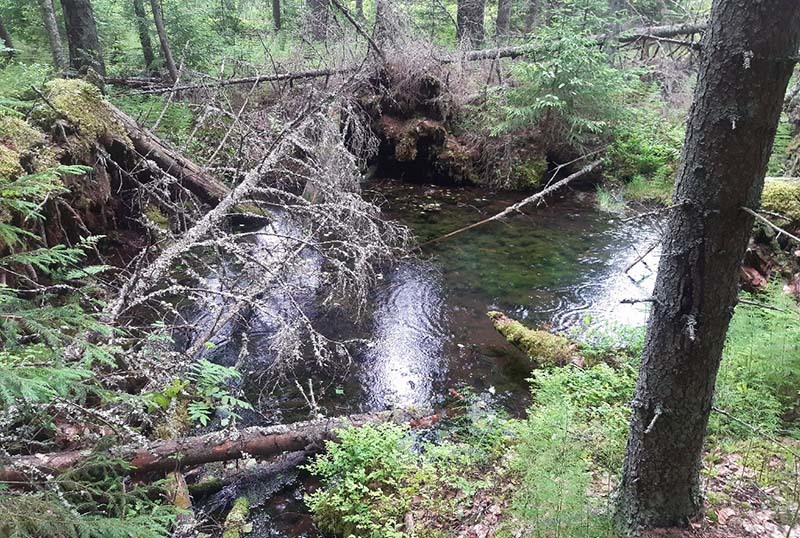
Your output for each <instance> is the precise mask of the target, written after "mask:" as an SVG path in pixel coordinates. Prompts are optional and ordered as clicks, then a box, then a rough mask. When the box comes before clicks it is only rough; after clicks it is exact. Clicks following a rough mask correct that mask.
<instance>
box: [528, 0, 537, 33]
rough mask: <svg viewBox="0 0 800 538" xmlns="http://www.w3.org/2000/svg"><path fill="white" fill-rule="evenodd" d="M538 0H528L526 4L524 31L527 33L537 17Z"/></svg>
mask: <svg viewBox="0 0 800 538" xmlns="http://www.w3.org/2000/svg"><path fill="white" fill-rule="evenodd" d="M539 1H540V0H528V6H527V9H526V10H525V33H529V32H530V31H531V30H533V27H534V26H535V25H536V19H538V18H539Z"/></svg>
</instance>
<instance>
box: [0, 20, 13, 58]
mask: <svg viewBox="0 0 800 538" xmlns="http://www.w3.org/2000/svg"><path fill="white" fill-rule="evenodd" d="M0 41H2V44H3V45H4V46H5V47H6V48H7V49H12V50H11V52H10V55H11V56H14V50H13V49H14V43H13V42H12V41H11V34H9V33H8V30H7V29H6V25H5V24H3V20H2V19H0Z"/></svg>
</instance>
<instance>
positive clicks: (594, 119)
mask: <svg viewBox="0 0 800 538" xmlns="http://www.w3.org/2000/svg"><path fill="white" fill-rule="evenodd" d="M562 17H563V18H561V17H559V18H556V19H555V23H554V24H553V25H550V26H547V27H544V28H541V29H540V31H539V33H538V34H537V37H536V41H535V42H534V43H533V44H532V49H533V50H537V51H542V52H541V54H539V53H538V52H537V53H536V55H535V57H534V58H532V59H531V60H532V61H528V62H519V63H515V64H514V65H513V67H512V68H511V73H512V75H513V77H514V78H515V79H516V80H517V81H518V84H516V85H514V86H511V87H509V88H508V89H506V90H505V94H504V99H505V102H504V104H503V107H502V117H501V118H500V121H499V123H497V126H496V128H495V134H497V133H500V132H504V131H509V130H513V129H518V128H530V127H531V126H537V127H538V128H539V130H541V131H542V133H543V134H544V135H545V137H546V139H547V140H548V141H549V143H550V144H559V143H563V142H567V143H570V144H573V145H577V146H581V145H584V144H587V143H589V142H591V141H592V140H596V139H597V137H598V136H600V135H605V134H607V133H608V132H609V130H610V129H611V128H612V127H613V126H614V125H616V124H617V122H619V121H620V120H621V119H622V118H623V117H624V115H625V114H624V112H625V108H624V100H625V97H626V96H627V95H628V94H629V93H630V92H631V91H632V90H633V88H634V87H635V77H634V73H633V72H632V71H626V70H623V69H620V68H618V67H615V66H613V65H612V64H611V63H610V60H609V56H608V54H606V53H605V52H603V51H602V50H601V49H599V48H598V47H597V46H594V45H593V44H592V42H591V41H592V38H591V37H590V36H589V34H587V33H585V32H583V31H582V30H581V29H579V28H576V27H575V26H574V21H573V19H570V18H568V17H566V16H563V15H562ZM539 56H541V57H539Z"/></svg>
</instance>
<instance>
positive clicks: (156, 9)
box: [150, 0, 178, 82]
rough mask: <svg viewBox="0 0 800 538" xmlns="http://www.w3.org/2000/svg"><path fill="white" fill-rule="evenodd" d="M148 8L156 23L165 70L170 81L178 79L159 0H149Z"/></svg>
mask: <svg viewBox="0 0 800 538" xmlns="http://www.w3.org/2000/svg"><path fill="white" fill-rule="evenodd" d="M150 9H152V11H153V20H155V23H156V32H157V33H158V41H159V43H161V54H162V55H163V56H164V63H165V64H166V66H167V72H168V73H169V78H170V80H171V81H172V82H175V81H176V80H178V67H177V66H176V65H175V59H174V58H173V56H172V47H170V44H169V38H168V37H167V28H166V26H164V14H163V12H162V11H161V0H150Z"/></svg>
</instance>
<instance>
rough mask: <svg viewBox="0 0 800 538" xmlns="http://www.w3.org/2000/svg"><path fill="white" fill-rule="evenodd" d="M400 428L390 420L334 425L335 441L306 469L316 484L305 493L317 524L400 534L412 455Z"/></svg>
mask: <svg viewBox="0 0 800 538" xmlns="http://www.w3.org/2000/svg"><path fill="white" fill-rule="evenodd" d="M406 433H407V432H406V429H404V428H402V427H400V426H396V425H394V424H381V425H377V426H372V425H367V426H363V427H361V428H352V427H350V428H345V429H343V430H341V431H339V433H338V435H339V441H337V442H334V441H329V442H327V443H326V444H325V446H326V452H325V454H322V455H321V456H319V457H317V458H316V459H315V460H314V461H313V462H312V463H311V464H310V465H308V466H307V469H308V470H309V471H310V472H311V473H312V474H314V475H316V476H318V477H319V478H320V479H321V480H322V488H321V489H319V490H318V491H316V492H314V493H312V494H310V495H307V496H306V504H307V505H308V506H309V508H310V509H311V512H312V513H313V514H314V520H315V521H316V522H317V524H318V525H319V526H320V528H321V529H323V530H325V531H328V532H333V533H337V534H339V535H343V536H351V535H354V536H360V537H364V538H401V537H402V536H404V534H403V533H402V532H401V531H400V530H399V529H401V526H402V521H403V516H405V514H406V512H407V511H408V508H409V506H410V503H411V498H412V497H413V496H414V492H415V490H416V488H417V485H416V484H414V483H413V480H412V477H413V475H414V473H415V471H416V470H417V458H416V456H415V454H414V452H413V451H412V448H411V443H410V441H409V440H408V438H407V436H406Z"/></svg>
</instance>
